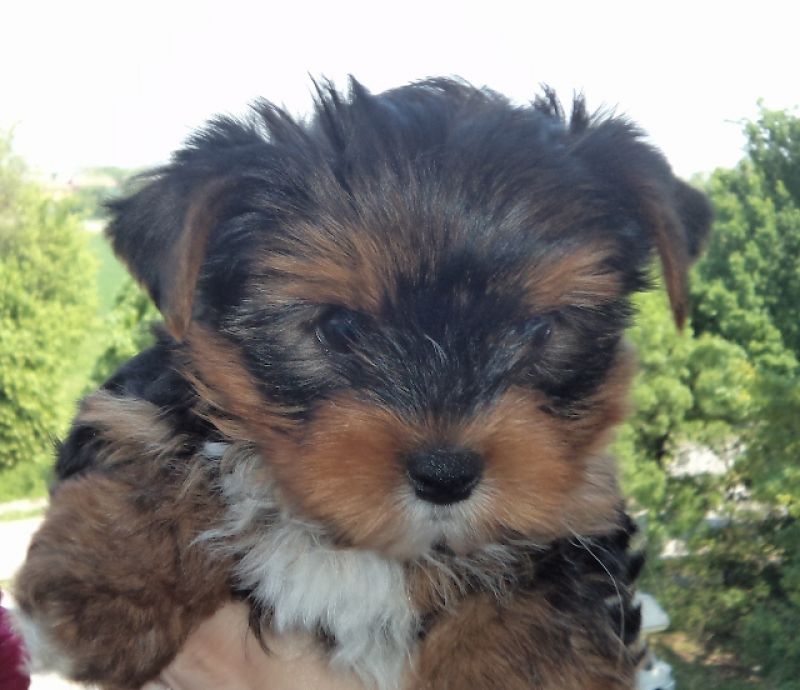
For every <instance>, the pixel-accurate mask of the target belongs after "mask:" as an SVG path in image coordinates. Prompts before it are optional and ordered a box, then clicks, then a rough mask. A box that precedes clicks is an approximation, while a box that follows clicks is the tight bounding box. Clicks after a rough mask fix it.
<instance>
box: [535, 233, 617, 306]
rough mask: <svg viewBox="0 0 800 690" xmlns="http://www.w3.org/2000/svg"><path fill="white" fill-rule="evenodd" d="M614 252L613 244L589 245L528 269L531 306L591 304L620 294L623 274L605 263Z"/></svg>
mask: <svg viewBox="0 0 800 690" xmlns="http://www.w3.org/2000/svg"><path fill="white" fill-rule="evenodd" d="M611 252H612V248H611V247H605V246H603V245H597V246H593V245H587V246H584V247H579V248H577V249H573V250H571V251H569V252H566V253H563V254H558V253H557V254H555V255H554V256H548V257H547V258H545V259H543V260H542V261H541V262H540V263H539V264H537V265H535V266H533V267H532V268H531V269H530V270H529V271H528V272H527V277H526V282H525V288H526V291H527V293H528V295H529V299H528V301H529V305H530V307H531V308H533V309H535V310H537V311H546V310H550V309H558V308H559V307H564V306H575V307H590V306H596V305H598V304H602V303H603V302H606V301H609V300H612V299H615V298H618V297H620V295H621V294H622V288H623V286H622V283H621V281H620V276H619V274H618V273H616V272H614V271H611V270H610V269H609V268H607V267H605V266H604V265H603V262H604V261H606V260H607V259H608V258H610V256H611Z"/></svg>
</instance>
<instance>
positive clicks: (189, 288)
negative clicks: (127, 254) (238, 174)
mask: <svg viewBox="0 0 800 690" xmlns="http://www.w3.org/2000/svg"><path fill="white" fill-rule="evenodd" d="M232 186H233V182H232V181H230V180H226V179H224V178H223V179H218V180H212V181H211V182H208V183H206V184H204V185H202V186H201V187H200V188H199V189H198V190H197V191H196V192H195V193H194V195H193V197H192V200H191V202H190V204H189V208H188V209H187V211H186V216H185V219H184V223H183V227H182V229H181V232H180V235H179V236H178V239H177V241H176V242H175V245H174V246H173V247H172V248H171V250H170V252H169V257H159V258H160V259H161V260H162V261H163V264H164V268H163V270H162V273H163V280H162V283H163V286H162V292H163V294H162V295H161V300H162V303H161V311H162V313H163V314H164V318H165V320H166V325H167V328H168V329H169V331H170V333H171V334H172V335H173V336H174V337H175V338H177V339H178V340H180V339H181V338H182V337H183V334H184V333H185V332H186V329H187V328H188V327H189V321H190V320H191V317H192V304H193V303H194V294H195V287H196V285H197V278H198V275H199V274H200V267H201V266H202V265H203V259H204V258H205V253H206V245H207V244H208V238H209V236H210V234H211V231H212V230H213V229H214V226H215V225H216V224H217V222H218V221H219V214H220V211H221V210H222V206H223V202H224V196H225V194H226V192H227V191H229V190H230V189H231V188H232Z"/></svg>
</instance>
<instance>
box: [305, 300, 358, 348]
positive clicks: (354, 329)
mask: <svg viewBox="0 0 800 690" xmlns="http://www.w3.org/2000/svg"><path fill="white" fill-rule="evenodd" d="M360 322H361V319H360V317H359V315H358V314H356V313H355V312H352V311H350V310H349V309H345V308H344V307H329V308H328V309H327V310H326V311H325V312H324V313H323V314H322V316H321V317H320V319H319V321H317V325H316V327H315V329H314V333H315V335H316V336H317V340H319V342H320V343H321V344H322V346H323V347H324V348H325V349H326V350H329V351H331V352H338V353H339V354H346V353H348V352H350V351H351V350H352V349H353V345H355V343H356V340H357V339H358V336H359V333H360V325H361V323H360Z"/></svg>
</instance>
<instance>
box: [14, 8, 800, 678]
mask: <svg viewBox="0 0 800 690" xmlns="http://www.w3.org/2000/svg"><path fill="white" fill-rule="evenodd" d="M798 19H800V9H798V6H797V5H796V4H795V3H788V2H785V1H784V2H772V1H769V0H767V1H762V2H758V3H753V2H750V3H730V2H728V3H723V2H705V3H689V2H682V1H673V2H669V3H666V2H657V3H656V2H653V3H645V2H602V3H600V2H570V3H562V4H560V5H556V4H555V3H538V2H507V1H505V0H494V1H492V2H480V3H478V2H476V3H469V2H462V3H448V2H440V3H435V2H431V1H430V0H428V2H419V1H417V0H409V1H406V2H403V3H397V2H387V3H379V2H371V3H357V2H351V1H349V0H343V1H341V2H327V3H321V2H320V3H315V2H302V1H298V2H297V3H295V4H294V5H292V6H289V4H288V3H269V2H262V3H258V2H239V1H238V0H228V1H226V2H199V1H195V2H163V1H162V2H160V3H155V2H148V1H143V2H137V3H113V2H107V1H106V2H84V1H82V0H76V1H73V2H63V1H62V2H39V1H36V0H25V1H22V0H5V2H3V4H2V6H1V7H0V587H6V586H7V584H8V580H9V579H10V578H11V574H12V572H13V569H14V568H15V567H16V565H17V563H18V559H19V558H21V557H22V554H23V553H24V548H25V544H26V542H27V539H28V538H29V534H30V530H31V529H33V528H34V527H35V525H36V524H37V520H38V518H39V516H40V514H41V512H42V510H43V506H44V503H45V496H46V493H47V481H48V473H49V468H50V465H51V463H52V459H53V444H54V442H55V441H56V440H57V439H58V438H59V436H60V435H61V434H62V433H63V431H64V430H65V428H66V425H67V424H68V422H69V419H70V417H71V416H72V415H73V414H74V410H75V403H76V401H77V400H78V399H79V398H80V397H81V395H83V394H84V393H85V392H86V391H88V390H90V389H91V388H92V387H94V386H96V385H97V384H98V383H100V382H101V381H102V380H103V379H104V378H105V377H106V376H107V375H108V374H109V373H110V372H111V371H112V370H113V369H114V368H115V367H116V366H117V365H118V364H119V363H120V362H121V361H123V360H124V359H126V358H128V357H130V356H131V355H133V354H134V353H135V352H136V351H138V350H139V349H141V348H142V347H144V346H146V345H147V343H148V342H149V338H150V335H149V325H150V323H152V322H153V321H154V320H155V319H157V315H156V313H155V311H154V309H153V308H152V306H151V305H150V304H149V303H148V301H147V299H146V298H145V297H144V296H143V294H142V293H141V292H140V291H139V289H138V288H137V287H136V286H135V285H134V284H133V283H132V282H130V280H128V279H127V278H126V274H125V271H124V269H123V268H122V266H121V265H120V264H119V263H118V262H117V261H116V260H115V258H114V257H113V256H112V254H111V252H110V251H109V248H108V246H107V244H106V242H105V240H104V238H103V235H102V228H103V226H104V223H105V211H104V209H103V202H104V201H106V200H108V199H111V198H113V197H114V196H116V195H118V194H120V193H121V192H122V190H124V188H125V181H126V179H128V178H129V177H130V175H131V174H133V173H135V172H137V171H139V170H142V169H143V168H146V167H148V166H151V165H155V164H158V163H160V162H164V161H166V160H167V159H168V157H169V154H170V151H171V150H173V149H174V148H176V147H177V146H178V145H179V144H180V143H181V140H182V139H183V138H184V137H185V136H186V135H187V134H188V133H189V132H190V131H191V130H192V129H193V128H195V127H197V126H198V125H200V124H202V123H203V121H204V120H205V119H207V118H208V117H210V116H212V115H213V114H215V113H218V112H229V113H243V112H244V111H245V110H246V108H247V104H248V102H250V101H251V100H252V99H253V98H255V97H257V96H263V97H266V98H268V99H269V100H272V101H274V102H277V103H279V104H284V105H285V106H286V107H287V108H288V109H289V110H290V111H292V112H294V113H298V114H302V113H303V112H306V111H307V110H308V108H309V106H310V103H311V95H310V93H311V81H310V78H309V77H310V76H314V77H317V76H320V75H325V76H327V77H329V78H331V79H333V80H334V81H335V82H336V83H338V84H339V85H340V86H341V87H345V86H346V77H347V75H348V74H350V73H352V74H353V75H354V76H356V77H357V78H358V79H359V80H360V81H361V82H362V83H364V84H365V85H366V86H367V87H368V88H369V89H371V90H373V91H380V90H383V89H385V88H390V87H393V86H399V85H401V84H403V83H406V82H408V81H411V80H414V79H420V78H423V77H427V76H437V75H459V76H461V77H464V78H466V79H468V80H469V81H471V82H473V83H475V84H477V85H487V86H489V87H491V88H493V89H496V90H498V91H501V92H503V93H505V94H506V95H508V96H510V97H511V98H513V99H514V100H515V101H518V102H524V101H527V100H530V99H532V98H533V96H534V95H535V94H536V92H537V91H538V89H539V87H540V84H543V83H546V84H550V85H552V86H554V87H555V88H556V89H557V90H558V91H559V93H560V94H561V97H562V99H564V100H565V101H569V100H570V98H571V97H572V93H573V92H575V91H583V92H585V94H586V96H587V99H588V102H589V104H590V106H592V107H601V106H604V107H609V108H614V109H616V111H617V112H620V113H625V114H627V115H629V116H630V117H631V118H632V119H634V120H635V121H637V122H638V123H639V124H641V125H642V127H644V128H645V130H647V131H648V132H649V134H650V135H651V139H652V141H653V142H654V143H655V144H656V145H658V146H659V147H660V148H661V149H662V150H663V151H664V152H665V154H666V155H667V157H668V158H669V159H670V161H671V162H672V163H673V165H674V167H675V169H676V171H677V172H678V173H679V174H680V175H682V176H684V177H686V178H688V179H692V180H693V181H694V182H695V183H696V184H697V185H699V186H701V187H703V188H705V189H706V190H707V191H708V193H709V194H710V195H711V198H712V200H713V202H714V205H715V207H716V213H717V221H716V227H715V234H714V236H713V238H712V240H711V242H710V245H709V249H708V252H707V254H706V256H705V258H704V259H703V260H702V261H701V262H700V264H699V265H698V266H697V267H696V268H695V269H694V271H693V275H692V294H693V308H692V314H691V322H690V325H689V326H688V327H687V328H686V330H685V332H684V333H683V334H678V333H676V332H675V329H674V327H673V325H672V322H671V318H670V315H669V312H668V309H667V305H666V300H665V297H664V295H663V292H662V291H661V290H655V291H653V292H651V293H647V294H643V295H641V296H640V298H639V299H638V303H639V307H640V313H639V317H638V319H637V322H636V325H635V326H634V327H633V328H632V329H631V333H630V337H631V339H632V340H633V341H634V342H635V343H636V345H637V346H638V348H639V357H640V362H641V373H640V375H639V378H638V380H637V384H636V387H635V390H634V392H633V396H632V397H633V404H634V408H635V411H634V413H633V414H632V416H631V419H630V421H629V422H628V423H627V424H626V425H625V426H624V427H623V428H622V430H621V431H620V433H619V434H618V437H617V441H616V443H615V449H616V452H617V455H618V456H619V459H620V464H621V468H622V472H623V478H624V485H625V490H626V492H627V495H628V496H629V507H630V510H631V511H632V512H633V513H634V514H635V516H636V517H637V519H638V521H639V522H640V523H641V525H642V526H643V532H644V533H645V534H646V538H647V539H646V548H647V551H648V554H649V560H648V565H647V567H646V569H645V574H644V587H645V589H647V590H648V591H649V592H651V593H653V594H655V595H656V597H657V598H658V600H659V601H660V603H661V605H662V606H663V607H664V608H665V609H666V610H667V612H668V613H669V614H670V616H671V618H672V625H671V627H670V629H669V630H668V631H667V632H666V633H663V634H661V635H659V637H658V639H657V646H658V650H659V654H660V655H661V656H662V657H663V658H665V659H667V660H668V661H669V662H670V663H671V664H672V666H673V670H674V673H675V676H676V679H677V686H678V688H680V689H681V690H684V689H685V690H691V689H694V688H697V689H700V688H702V689H703V690H712V689H714V688H728V689H730V690H745V689H748V688H767V689H780V690H797V689H800V644H799V643H798V642H797V634H798V629H800V523H799V522H798V518H799V517H800V462H799V460H800V367H798V357H800V111H798V110H797V109H796V107H797V106H798V104H800V86H799V84H800V82H798V78H797V70H798V59H797V27H798ZM15 559H16V560H15Z"/></svg>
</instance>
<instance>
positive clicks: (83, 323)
mask: <svg viewBox="0 0 800 690" xmlns="http://www.w3.org/2000/svg"><path fill="white" fill-rule="evenodd" d="M70 209H71V205H70V203H69V202H68V201H56V200H53V199H52V198H50V197H49V196H48V195H47V194H46V193H45V192H44V191H43V190H42V189H41V188H40V187H39V186H38V185H36V184H35V183H33V182H32V181H30V180H29V179H28V177H27V174H26V171H25V166H24V165H23V163H22V162H21V161H20V159H19V158H17V157H16V156H15V155H14V154H13V153H12V150H11V143H10V138H9V137H3V136H0V470H2V469H4V470H8V469H10V468H14V467H18V466H22V465H26V466H30V465H36V466H38V467H42V466H43V465H46V464H47V463H48V461H49V459H50V458H51V457H52V443H53V441H54V439H55V438H56V437H57V436H58V435H59V433H60V432H61V431H62V430H63V428H64V424H65V423H66V421H67V420H68V417H69V415H70V413H71V411H72V401H71V400H70V395H71V394H72V393H74V387H75V384H76V382H75V377H74V373H75V371H74V366H75V361H76V359H78V358H79V357H78V355H79V352H80V350H81V347H82V345H83V343H84V342H85V339H86V337H87V333H88V332H89V331H90V328H89V326H90V324H91V323H92V320H93V318H94V316H95V311H96V302H95V300H96V295H95V285H94V272H95V270H96V267H95V264H94V261H93V257H92V255H91V253H90V251H89V250H88V248H87V245H86V241H85V237H84V234H83V232H82V231H81V230H80V226H79V222H78V219H77V218H76V216H74V215H73V214H72V212H71V210H70ZM28 474H31V473H28Z"/></svg>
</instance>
